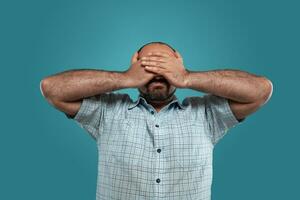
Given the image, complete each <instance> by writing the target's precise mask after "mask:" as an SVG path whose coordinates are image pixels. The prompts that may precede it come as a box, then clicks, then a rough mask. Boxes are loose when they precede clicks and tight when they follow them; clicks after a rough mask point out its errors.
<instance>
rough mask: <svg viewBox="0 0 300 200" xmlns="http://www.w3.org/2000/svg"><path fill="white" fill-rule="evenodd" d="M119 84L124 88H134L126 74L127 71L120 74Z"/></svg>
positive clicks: (132, 82)
mask: <svg viewBox="0 0 300 200" xmlns="http://www.w3.org/2000/svg"><path fill="white" fill-rule="evenodd" d="M120 76H121V78H120V80H121V81H120V83H121V84H122V86H123V87H124V88H134V81H133V80H132V79H131V78H130V75H129V74H128V73H127V71H124V72H121V73H120Z"/></svg>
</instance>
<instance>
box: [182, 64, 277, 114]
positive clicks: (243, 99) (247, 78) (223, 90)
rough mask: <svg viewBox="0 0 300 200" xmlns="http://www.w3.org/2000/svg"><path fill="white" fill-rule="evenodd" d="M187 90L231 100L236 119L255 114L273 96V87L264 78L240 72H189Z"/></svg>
mask: <svg viewBox="0 0 300 200" xmlns="http://www.w3.org/2000/svg"><path fill="white" fill-rule="evenodd" d="M187 88H190V89H195V90H200V91H203V92H206V93H211V94H214V95H217V96H221V97H224V98H227V99H229V104H230V107H231V109H232V111H233V113H234V114H235V116H236V118H237V119H239V120H241V119H243V118H245V117H246V116H247V115H249V114H251V113H253V112H255V111H256V110H257V109H258V108H259V107H260V106H262V105H263V104H264V103H265V102H266V101H267V99H268V98H269V97H270V95H271V94H272V89H273V85H272V82H271V81H270V80H268V79H267V78H265V77H263V76H257V75H254V74H250V73H248V72H244V71H240V70H230V69H226V70H212V71H203V72H192V71H189V75H188V78H187Z"/></svg>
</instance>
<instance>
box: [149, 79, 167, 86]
mask: <svg viewBox="0 0 300 200" xmlns="http://www.w3.org/2000/svg"><path fill="white" fill-rule="evenodd" d="M153 82H161V83H166V84H168V81H167V80H166V79H165V78H163V77H159V78H157V77H155V78H153V79H151V80H150V81H149V83H148V85H150V84H151V83H153Z"/></svg>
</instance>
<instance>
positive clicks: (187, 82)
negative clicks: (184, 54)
mask: <svg viewBox="0 0 300 200" xmlns="http://www.w3.org/2000/svg"><path fill="white" fill-rule="evenodd" d="M186 72H187V73H186V75H185V88H190V87H191V85H192V83H191V82H192V72H191V71H189V70H187V69H186Z"/></svg>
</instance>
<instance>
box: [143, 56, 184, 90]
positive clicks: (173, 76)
mask: <svg viewBox="0 0 300 200" xmlns="http://www.w3.org/2000/svg"><path fill="white" fill-rule="evenodd" d="M175 56H176V57H173V56H170V55H169V54H166V53H163V52H150V53H148V55H147V56H146V57H142V58H141V60H142V66H143V67H145V69H146V70H148V71H151V72H155V73H157V74H160V75H162V76H164V78H165V79H167V81H168V82H169V83H170V84H171V85H174V86H175V87H178V88H185V87H187V81H188V75H189V72H188V71H187V70H186V69H185V67H184V65H183V59H182V57H181V55H180V54H179V52H177V51H176V52H175Z"/></svg>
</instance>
